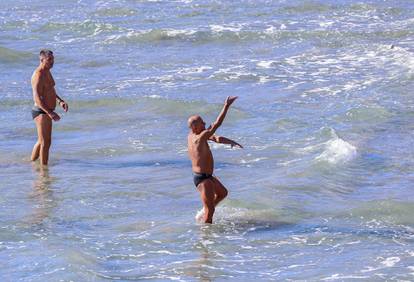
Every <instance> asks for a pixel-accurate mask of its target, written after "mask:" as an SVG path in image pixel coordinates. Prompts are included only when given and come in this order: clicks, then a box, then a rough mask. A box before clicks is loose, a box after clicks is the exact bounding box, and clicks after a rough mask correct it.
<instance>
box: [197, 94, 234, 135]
mask: <svg viewBox="0 0 414 282" xmlns="http://www.w3.org/2000/svg"><path fill="white" fill-rule="evenodd" d="M236 99H237V96H228V97H227V99H226V101H225V102H224V106H223V109H222V110H221V112H220V114H219V115H218V117H217V119H216V121H215V122H213V123H212V124H211V126H210V127H209V128H207V129H206V130H204V131H203V132H202V133H201V136H200V139H205V140H207V139H209V138H210V137H211V136H213V135H214V133H215V132H216V130H217V129H218V128H219V127H220V125H221V124H222V123H223V121H224V118H225V117H226V114H227V111H228V110H229V108H230V106H231V104H233V102H234V101H235V100H236Z"/></svg>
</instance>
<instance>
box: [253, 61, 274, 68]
mask: <svg viewBox="0 0 414 282" xmlns="http://www.w3.org/2000/svg"><path fill="white" fill-rule="evenodd" d="M274 64H275V61H260V62H258V63H257V66H258V67H261V68H264V69H270V68H271V67H272V66H273V65H274Z"/></svg>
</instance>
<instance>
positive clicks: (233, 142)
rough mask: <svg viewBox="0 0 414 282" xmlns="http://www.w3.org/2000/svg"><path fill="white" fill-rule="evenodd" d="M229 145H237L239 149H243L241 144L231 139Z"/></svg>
mask: <svg viewBox="0 0 414 282" xmlns="http://www.w3.org/2000/svg"><path fill="white" fill-rule="evenodd" d="M230 146H231V148H233V147H239V148H240V149H243V146H242V145H240V144H239V143H237V142H236V141H233V140H232V141H231V143H230Z"/></svg>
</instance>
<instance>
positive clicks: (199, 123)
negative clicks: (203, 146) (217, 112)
mask: <svg viewBox="0 0 414 282" xmlns="http://www.w3.org/2000/svg"><path fill="white" fill-rule="evenodd" d="M193 125H194V129H195V131H196V132H197V133H200V132H201V131H203V130H205V129H206V123H205V122H204V120H203V119H202V118H201V117H198V118H197V119H196V120H195V121H194V124H193Z"/></svg>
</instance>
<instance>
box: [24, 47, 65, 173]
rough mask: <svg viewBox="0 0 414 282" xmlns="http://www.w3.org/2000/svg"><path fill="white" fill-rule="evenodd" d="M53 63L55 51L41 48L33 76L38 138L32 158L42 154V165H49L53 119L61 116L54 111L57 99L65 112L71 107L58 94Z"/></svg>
mask: <svg viewBox="0 0 414 282" xmlns="http://www.w3.org/2000/svg"><path fill="white" fill-rule="evenodd" d="M53 63H54V57H53V52H52V51H50V50H41V51H40V64H39V66H38V67H37V68H36V70H35V71H34V73H33V76H32V89H33V101H34V106H33V109H32V117H33V120H34V121H35V123H36V129H37V136H38V138H37V142H36V144H35V145H34V147H33V151H32V157H31V160H32V161H35V160H37V159H38V158H39V156H40V162H41V164H42V165H47V163H48V159H49V148H50V145H51V142H52V121H59V120H60V116H59V115H58V114H57V113H55V112H54V110H55V108H56V100H57V101H58V102H59V105H60V106H61V107H62V108H63V110H64V111H65V112H67V111H68V109H69V106H68V104H67V103H66V102H65V101H63V100H62V99H61V98H60V97H59V96H58V95H57V94H56V91H55V81H54V80H53V77H52V74H51V72H50V69H51V68H52V67H53Z"/></svg>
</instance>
